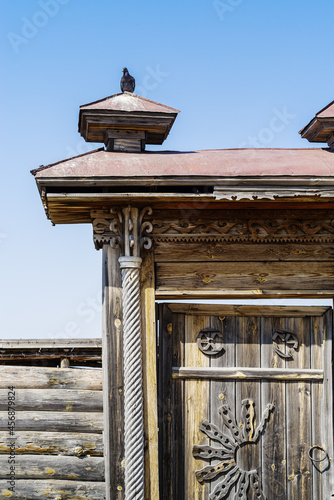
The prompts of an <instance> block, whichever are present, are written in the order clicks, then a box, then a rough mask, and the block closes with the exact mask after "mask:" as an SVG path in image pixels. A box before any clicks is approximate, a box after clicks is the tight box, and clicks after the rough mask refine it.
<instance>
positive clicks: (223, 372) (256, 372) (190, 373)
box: [172, 366, 324, 381]
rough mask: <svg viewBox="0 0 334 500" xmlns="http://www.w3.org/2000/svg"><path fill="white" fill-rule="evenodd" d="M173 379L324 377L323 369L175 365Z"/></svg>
mask: <svg viewBox="0 0 334 500" xmlns="http://www.w3.org/2000/svg"><path fill="white" fill-rule="evenodd" d="M172 377H173V379H219V380H226V379H231V380H317V381H319V380H320V381H321V380H323V378H324V372H323V371H322V370H302V369H297V368H296V369H285V368H282V369H281V368H245V367H240V368H204V367H198V368H193V367H188V366H185V367H180V368H178V367H173V374H172Z"/></svg>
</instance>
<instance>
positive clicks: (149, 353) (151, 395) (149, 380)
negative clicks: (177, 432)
mask: <svg viewBox="0 0 334 500" xmlns="http://www.w3.org/2000/svg"><path fill="white" fill-rule="evenodd" d="M141 315H142V346H143V396H144V400H143V403H144V434H145V441H144V443H145V448H144V450H145V498H146V499H147V500H150V499H152V498H157V499H158V498H159V457H158V414H157V352H156V322H155V286H154V256H153V251H152V250H151V251H148V252H143V262H142V269H141Z"/></svg>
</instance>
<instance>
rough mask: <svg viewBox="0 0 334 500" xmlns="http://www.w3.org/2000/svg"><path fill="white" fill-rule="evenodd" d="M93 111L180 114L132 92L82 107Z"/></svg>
mask: <svg viewBox="0 0 334 500" xmlns="http://www.w3.org/2000/svg"><path fill="white" fill-rule="evenodd" d="M93 109H94V110H95V109H99V110H105V111H128V112H135V111H139V112H142V111H146V112H151V113H152V112H156V113H180V111H179V110H177V109H174V108H171V107H170V106H165V105H164V104H160V103H159V102H155V101H151V100H150V99H146V98H145V97H141V96H139V95H137V94H132V93H131V92H121V93H119V94H113V95H111V96H109V97H105V98H104V99H99V100H98V101H94V102H91V103H89V104H84V105H82V106H80V110H93Z"/></svg>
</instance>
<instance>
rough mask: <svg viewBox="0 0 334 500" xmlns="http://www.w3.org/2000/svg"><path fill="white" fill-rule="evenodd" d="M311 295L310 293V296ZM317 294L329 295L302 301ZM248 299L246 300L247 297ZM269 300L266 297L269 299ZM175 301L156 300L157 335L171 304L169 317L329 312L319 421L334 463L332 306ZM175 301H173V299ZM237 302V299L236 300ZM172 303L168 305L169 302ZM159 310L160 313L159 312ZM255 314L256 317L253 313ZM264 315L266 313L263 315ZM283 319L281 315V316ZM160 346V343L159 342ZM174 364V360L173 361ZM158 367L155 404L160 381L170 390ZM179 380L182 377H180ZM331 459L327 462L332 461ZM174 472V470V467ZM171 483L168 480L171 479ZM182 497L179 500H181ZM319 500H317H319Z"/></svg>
mask: <svg viewBox="0 0 334 500" xmlns="http://www.w3.org/2000/svg"><path fill="white" fill-rule="evenodd" d="M312 295H313V294H312ZM319 295H324V296H323V297H322V298H326V299H327V298H328V295H327V294H326V292H325V293H324V294H317V296H316V297H313V296H312V297H310V296H308V297H303V298H317V299H319ZM220 298H221V299H226V297H225V296H223V297H220ZM235 298H236V297H235V296H234V297H233V296H230V297H229V299H230V300H233V299H235ZM247 298H249V297H247ZM266 298H267V297H266ZM268 298H269V297H268ZM275 298H279V299H283V300H284V299H287V297H286V296H285V297H282V295H281V294H280V295H279V296H278V297H277V296H276V297H275ZM289 298H290V297H289ZM295 298H298V299H299V300H300V299H301V297H300V296H299V295H297V297H295ZM175 299H176V300H178V302H177V303H175V302H174V303H173V299H172V298H169V300H168V299H167V300H166V299H163V300H160V297H159V299H158V303H157V318H158V320H159V323H160V327H159V332H160V333H159V334H160V335H162V336H164V334H163V332H162V331H161V323H162V311H163V308H164V306H167V307H168V305H173V306H174V307H173V308H172V310H170V309H169V308H168V309H169V310H170V312H171V315H172V314H173V313H178V312H179V313H185V314H187V313H188V314H202V315H204V314H208V315H210V314H212V315H214V312H215V310H217V308H220V309H221V308H222V307H224V309H225V310H224V314H225V312H226V315H229V316H233V315H234V316H262V317H263V316H278V317H279V316H281V315H282V312H283V311H285V312H290V314H291V315H292V316H293V315H295V316H299V317H300V314H298V312H299V313H300V312H306V310H307V311H309V313H310V314H308V316H311V315H321V314H324V313H325V312H327V311H328V310H329V309H331V311H332V313H331V315H330V316H329V317H330V318H331V320H329V321H330V332H331V334H330V336H329V337H328V338H326V340H325V341H324V344H323V355H324V358H323V363H324V365H323V371H324V378H323V384H324V391H325V394H324V401H326V407H327V411H323V412H322V418H323V422H324V424H323V425H324V426H325V428H326V431H327V432H326V436H325V437H324V439H323V440H324V442H326V443H328V447H327V452H328V455H329V457H330V459H331V460H333V457H334V442H333V441H334V433H333V429H334V412H333V410H334V408H333V373H334V372H333V329H334V324H333V319H334V318H333V310H334V308H333V306H319V305H316V306H314V307H312V306H309V305H300V306H279V305H272V306H269V305H259V306H256V305H249V306H248V305H239V304H238V305H234V304H221V303H220V304H219V303H218V304H217V303H215V304H208V303H200V301H198V297H196V294H195V297H194V296H193V297H189V296H188V297H187V298H186V299H185V300H192V302H191V303H187V302H185V301H182V302H181V301H180V298H179V297H178V296H176V297H175ZM175 299H174V300H175ZM238 299H239V297H238ZM252 299H254V297H252ZM261 299H263V297H259V298H256V300H259V301H260V300H261ZM170 301H171V302H170ZM165 309H166V307H165ZM158 311H159V312H158ZM254 312H255V313H256V312H257V313H256V314H254ZM320 312H321V314H315V313H320ZM265 313H267V314H265ZM283 316H284V314H283ZM171 335H172V330H171V331H169V332H167V337H169V336H171ZM157 343H159V341H157ZM162 344H163V342H162ZM160 349H161V342H160V346H159V357H161V356H164V355H166V353H164V352H161V350H160ZM165 349H166V342H165V346H163V350H165ZM169 350H170V346H169V342H167V355H168V354H169V355H170V354H171V353H170V352H168V351H169ZM173 361H174V360H173ZM157 365H158V366H157V368H158V373H159V375H158V401H159V398H160V388H161V386H162V382H163V386H164V391H165V393H168V391H170V390H171V380H169V382H168V384H167V387H166V379H165V378H163V377H165V376H166V375H167V373H166V367H165V373H163V372H161V370H160V367H161V363H159V359H158V360H157ZM181 378H182V376H181ZM165 400H166V399H165V397H163V401H165ZM326 415H331V417H332V418H331V419H330V420H329V421H327V419H326ZM158 420H159V477H160V484H161V485H164V486H163V487H162V489H161V491H162V490H163V489H164V488H165V487H166V480H167V484H168V478H166V477H164V474H163V472H162V471H161V466H160V464H161V453H162V448H161V440H162V439H163V436H161V433H162V434H163V431H162V432H161V429H163V426H164V422H162V420H163V418H162V417H161V414H158ZM331 460H330V462H331ZM174 469H175V468H174ZM331 469H332V470H331V474H327V475H326V479H324V482H323V488H324V497H323V500H330V499H331V498H333V497H332V495H333V491H334V471H333V464H331ZM170 480H171V478H170ZM174 494H176V496H175V498H179V496H177V495H179V494H180V492H178V493H174ZM160 495H161V496H160V498H164V500H165V498H166V499H167V497H166V496H164V495H165V494H163V495H162V494H161V492H160ZM173 498H174V497H173V496H172V497H171V500H172V499H173ZM180 498H181V497H180ZM319 500H320V499H319Z"/></svg>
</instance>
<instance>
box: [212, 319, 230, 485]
mask: <svg viewBox="0 0 334 500" xmlns="http://www.w3.org/2000/svg"><path fill="white" fill-rule="evenodd" d="M235 323H236V318H235V317H231V316H226V317H225V314H223V315H218V316H211V317H210V324H211V325H210V326H212V328H216V329H217V331H221V332H222V335H223V343H224V349H223V350H222V351H221V352H220V353H219V354H218V355H214V356H211V359H210V366H211V368H212V369H214V368H224V367H233V366H235V350H236V349H235V331H236V328H235ZM235 385H236V383H235V380H227V379H224V380H211V381H210V422H211V423H213V424H214V425H216V426H217V427H218V429H221V430H222V431H223V432H225V433H226V429H224V428H223V426H222V417H221V414H220V413H219V411H218V410H219V408H220V407H221V406H222V405H223V404H228V405H230V406H232V407H233V409H234V408H235ZM211 444H212V445H213V446H215V443H214V441H212V442H211ZM219 462H220V460H212V461H211V464H212V465H216V464H218V463H219ZM220 481H221V478H220V477H219V476H218V477H217V478H216V479H213V480H212V481H211V492H213V491H214V489H215V487H216V485H217V484H218V483H219V482H220Z"/></svg>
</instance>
